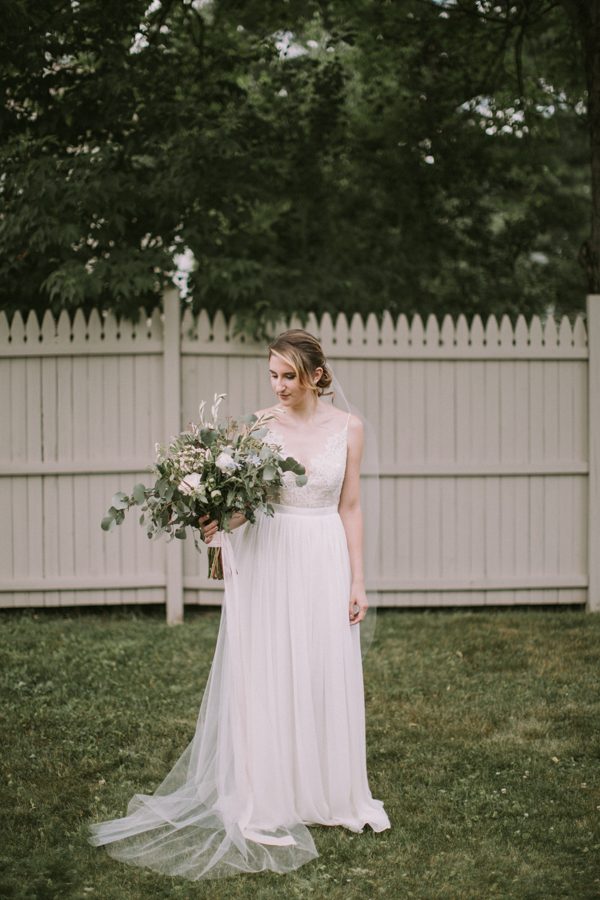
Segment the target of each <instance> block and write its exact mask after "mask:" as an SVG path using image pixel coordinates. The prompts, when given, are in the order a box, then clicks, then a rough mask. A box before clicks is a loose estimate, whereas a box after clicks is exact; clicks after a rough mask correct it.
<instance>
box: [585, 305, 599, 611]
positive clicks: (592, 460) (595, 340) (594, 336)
mask: <svg viewBox="0 0 600 900" xmlns="http://www.w3.org/2000/svg"><path fill="white" fill-rule="evenodd" d="M587 333H588V428H589V453H588V457H589V479H588V483H589V489H588V599H587V610H588V612H600V294H588V296H587Z"/></svg>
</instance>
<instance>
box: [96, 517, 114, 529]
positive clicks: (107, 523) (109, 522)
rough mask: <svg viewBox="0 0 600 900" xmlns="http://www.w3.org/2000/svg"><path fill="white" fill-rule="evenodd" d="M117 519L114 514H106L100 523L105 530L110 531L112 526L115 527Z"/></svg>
mask: <svg viewBox="0 0 600 900" xmlns="http://www.w3.org/2000/svg"><path fill="white" fill-rule="evenodd" d="M114 525H115V519H114V516H104V518H103V519H102V521H101V523H100V527H101V528H102V530H103V531H110V530H111V528H114Z"/></svg>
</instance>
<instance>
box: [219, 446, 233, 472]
mask: <svg viewBox="0 0 600 900" xmlns="http://www.w3.org/2000/svg"><path fill="white" fill-rule="evenodd" d="M215 466H216V467H217V469H220V470H221V472H232V471H233V470H234V469H237V467H238V464H237V463H236V461H235V459H234V458H233V456H230V455H229V453H225V451H224V450H222V451H221V453H219V455H218V456H217V458H216V459H215Z"/></svg>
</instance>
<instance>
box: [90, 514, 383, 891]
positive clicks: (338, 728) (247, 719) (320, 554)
mask: <svg viewBox="0 0 600 900" xmlns="http://www.w3.org/2000/svg"><path fill="white" fill-rule="evenodd" d="M223 539H224V547H223V552H224V557H225V559H224V561H225V566H226V568H227V567H229V571H228V572H226V587H225V599H224V603H223V608H222V613H221V622H220V626H219V633H218V638H217V645H216V649H215V655H214V658H213V662H212V667H211V671H210V675H209V678H208V682H207V685H206V689H205V692H204V696H203V699H202V703H201V706H200V712H199V715H198V720H197V725H196V731H195V734H194V737H193V739H192V740H191V741H190V743H189V744H188V746H187V747H186V749H185V750H184V752H183V753H182V755H181V756H180V757H179V759H178V760H177V761H176V763H175V765H174V766H173V768H172V769H171V771H170V772H169V773H168V775H167V776H166V778H165V779H164V780H163V782H162V783H161V784H160V785H159V787H158V788H157V790H156V791H155V792H154V794H152V795H147V794H135V795H134V796H133V797H132V799H131V800H130V801H129V804H128V807H127V815H126V816H124V817H123V818H118V819H112V820H110V821H106V822H100V823H95V824H92V825H90V835H89V840H90V843H92V844H94V845H96V846H97V845H105V846H106V850H107V852H108V853H109V854H110V855H111V856H113V857H114V858H116V859H119V860H122V861H124V862H128V863H131V864H134V865H138V866H146V867H148V868H151V869H154V870H156V871H158V872H163V873H165V874H168V875H181V876H183V877H185V878H189V879H192V880H197V879H200V878H218V877H223V876H227V875H233V874H236V873H238V872H259V871H261V870H264V869H269V870H272V871H274V872H279V873H285V872H289V871H291V870H293V869H296V868H298V866H301V865H302V864H303V863H306V862H308V861H309V860H311V859H314V858H315V857H316V856H318V853H317V850H316V847H315V844H314V841H313V838H312V835H311V833H310V831H309V830H308V828H307V827H306V826H307V825H310V824H319V825H341V826H344V827H345V828H348V829H350V830H351V831H355V832H359V831H362V829H363V827H364V826H365V825H369V826H370V827H371V828H372V829H373V830H374V831H382V830H384V829H385V828H389V827H390V822H389V819H388V817H387V815H386V813H385V810H384V808H383V804H382V802H381V801H379V800H375V799H373V797H372V796H371V792H370V789H369V785H368V780H367V769H366V752H365V718H364V693H363V681H362V661H361V653H360V635H359V628H360V626H359V625H354V626H352V625H350V623H349V621H348V601H349V595H350V564H349V557H348V547H347V543H346V536H345V532H344V528H343V525H342V521H341V519H340V517H339V514H338V512H337V509H336V508H335V507H321V508H318V509H314V508H305V507H303V508H296V507H286V506H278V507H276V514H275V516H274V517H272V518H271V517H267V516H263V515H259V516H258V518H257V521H256V523H255V524H253V525H250V524H245V525H243V526H241V527H240V528H238V529H236V530H235V531H234V532H233V533H232V534H231V535H225V536H223Z"/></svg>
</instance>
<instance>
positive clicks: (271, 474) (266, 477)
mask: <svg viewBox="0 0 600 900" xmlns="http://www.w3.org/2000/svg"><path fill="white" fill-rule="evenodd" d="M276 475H277V469H276V468H275V466H272V465H271V464H270V463H269V464H268V465H266V466H265V467H264V469H263V473H262V476H263V481H273V479H274V478H275V477H276Z"/></svg>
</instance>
